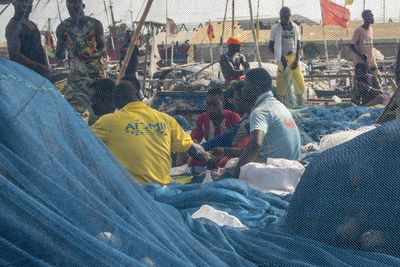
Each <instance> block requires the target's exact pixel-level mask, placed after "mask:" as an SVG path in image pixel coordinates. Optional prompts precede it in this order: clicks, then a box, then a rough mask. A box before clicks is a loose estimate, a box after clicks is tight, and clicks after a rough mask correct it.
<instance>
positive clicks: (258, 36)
mask: <svg viewBox="0 0 400 267" xmlns="http://www.w3.org/2000/svg"><path fill="white" fill-rule="evenodd" d="M259 13H260V0H258V1H257V21H256V36H257V45H259V44H260V17H259V15H260V14H259ZM256 60H257V55H256V54H254V61H256Z"/></svg>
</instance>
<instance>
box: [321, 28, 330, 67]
mask: <svg viewBox="0 0 400 267" xmlns="http://www.w3.org/2000/svg"><path fill="white" fill-rule="evenodd" d="M322 34H323V35H324V46H325V58H326V62H328V60H329V58H328V43H327V41H326V34H325V26H324V25H322Z"/></svg>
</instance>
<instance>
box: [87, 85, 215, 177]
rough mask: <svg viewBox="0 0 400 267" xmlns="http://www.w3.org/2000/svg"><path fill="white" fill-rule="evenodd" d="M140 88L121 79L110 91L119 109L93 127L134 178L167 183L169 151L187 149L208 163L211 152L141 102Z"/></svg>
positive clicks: (165, 117) (169, 162) (169, 167)
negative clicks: (112, 92)
mask: <svg viewBox="0 0 400 267" xmlns="http://www.w3.org/2000/svg"><path fill="white" fill-rule="evenodd" d="M139 90H140V88H137V86H136V87H135V86H134V83H132V82H128V81H122V82H121V83H120V84H119V85H117V86H116V88H115V90H114V94H113V99H114V104H115V106H116V108H118V111H116V112H115V113H112V114H107V115H104V116H103V117H101V118H100V119H99V120H98V121H97V122H96V123H95V124H94V125H93V126H92V129H93V131H94V132H95V133H96V134H97V135H98V137H99V138H100V139H101V140H103V142H104V143H105V144H106V145H107V146H108V148H109V149H110V150H111V152H112V153H113V154H114V155H115V156H116V157H117V158H118V159H119V160H120V161H121V163H122V164H123V165H124V166H125V167H126V168H127V169H128V171H129V172H130V173H131V174H132V175H133V177H134V178H135V180H136V181H137V182H140V183H143V182H150V183H159V184H161V185H164V184H168V183H170V182H171V181H172V179H171V177H170V176H169V172H170V170H171V161H172V159H171V153H179V152H188V153H189V154H190V156H192V157H193V158H195V159H196V160H198V161H201V162H204V163H207V162H208V161H209V160H210V158H211V156H210V154H209V153H208V152H206V151H205V150H204V149H203V148H202V147H201V146H200V145H198V144H196V143H193V141H192V139H191V137H190V135H188V134H185V132H184V131H183V129H182V128H181V127H180V126H179V124H178V123H177V122H176V120H175V119H174V118H172V117H171V116H169V115H167V114H165V113H162V112H159V111H157V110H155V109H152V108H150V107H149V106H147V105H146V104H144V103H142V102H141V101H140V100H139V97H138V91H139Z"/></svg>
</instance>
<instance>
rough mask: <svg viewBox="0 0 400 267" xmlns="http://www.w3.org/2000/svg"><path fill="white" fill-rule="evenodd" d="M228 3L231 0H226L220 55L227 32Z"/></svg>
mask: <svg viewBox="0 0 400 267" xmlns="http://www.w3.org/2000/svg"><path fill="white" fill-rule="evenodd" d="M228 4H229V0H226V4H225V14H224V21H223V22H222V33H221V38H220V40H219V55H220V56H222V48H223V42H224V33H225V22H226V14H227V13H228Z"/></svg>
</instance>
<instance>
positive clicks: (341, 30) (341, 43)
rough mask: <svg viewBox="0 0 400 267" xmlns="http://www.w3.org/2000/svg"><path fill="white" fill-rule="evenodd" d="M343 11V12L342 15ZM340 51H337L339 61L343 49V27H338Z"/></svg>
mask: <svg viewBox="0 0 400 267" xmlns="http://www.w3.org/2000/svg"><path fill="white" fill-rule="evenodd" d="M344 7H346V0H344ZM344 13H345V11H344V10H343V15H344ZM339 46H340V49H339V59H340V58H342V48H343V27H340V44H339Z"/></svg>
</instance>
